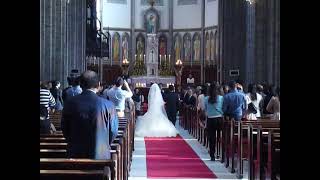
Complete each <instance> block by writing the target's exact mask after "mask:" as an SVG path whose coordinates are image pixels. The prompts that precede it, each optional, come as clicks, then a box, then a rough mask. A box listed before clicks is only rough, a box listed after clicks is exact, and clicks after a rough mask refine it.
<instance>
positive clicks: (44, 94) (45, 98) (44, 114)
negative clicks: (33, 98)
mask: <svg viewBox="0 0 320 180" xmlns="http://www.w3.org/2000/svg"><path fill="white" fill-rule="evenodd" d="M48 86H49V85H48V83H47V82H43V83H42V84H41V86H40V134H50V126H51V123H50V120H49V107H52V108H53V107H54V106H55V105H56V102H55V99H54V97H53V96H52V94H51V93H50V91H49V90H48V88H49V87H48Z"/></svg>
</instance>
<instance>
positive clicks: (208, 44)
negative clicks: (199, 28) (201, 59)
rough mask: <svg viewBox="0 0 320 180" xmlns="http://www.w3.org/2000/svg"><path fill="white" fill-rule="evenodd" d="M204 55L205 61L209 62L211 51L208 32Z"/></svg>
mask: <svg viewBox="0 0 320 180" xmlns="http://www.w3.org/2000/svg"><path fill="white" fill-rule="evenodd" d="M205 43H206V49H205V50H206V51H205V52H206V54H205V60H206V61H210V51H211V49H210V38H209V33H208V32H206V42H205Z"/></svg>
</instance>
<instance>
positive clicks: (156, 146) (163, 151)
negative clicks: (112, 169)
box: [145, 135, 217, 178]
mask: <svg viewBox="0 0 320 180" xmlns="http://www.w3.org/2000/svg"><path fill="white" fill-rule="evenodd" d="M145 146H146V156H147V157H146V160H147V162H146V163H147V177H148V178H217V176H216V175H215V174H213V172H212V171H211V170H210V169H209V168H208V167H207V166H206V164H205V163H204V162H203V161H202V160H201V159H200V158H199V157H198V155H197V154H196V153H195V152H194V151H193V149H192V148H191V147H190V146H189V145H188V144H187V143H186V142H185V140H184V139H182V138H181V137H180V136H179V135H178V136H177V137H175V138H145Z"/></svg>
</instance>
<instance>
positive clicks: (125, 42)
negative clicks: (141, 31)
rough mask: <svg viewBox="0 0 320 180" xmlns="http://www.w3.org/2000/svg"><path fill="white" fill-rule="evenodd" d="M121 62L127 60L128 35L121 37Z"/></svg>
mask: <svg viewBox="0 0 320 180" xmlns="http://www.w3.org/2000/svg"><path fill="white" fill-rule="evenodd" d="M121 47H122V60H123V59H127V60H129V34H128V33H123V35H122V44H121Z"/></svg>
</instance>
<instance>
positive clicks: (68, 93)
mask: <svg viewBox="0 0 320 180" xmlns="http://www.w3.org/2000/svg"><path fill="white" fill-rule="evenodd" d="M70 82H71V85H72V87H69V88H68V89H66V90H65V92H64V93H65V94H64V99H63V101H67V100H68V99H69V98H70V97H73V96H76V95H78V94H81V93H82V88H81V87H80V77H72V78H70Z"/></svg>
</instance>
